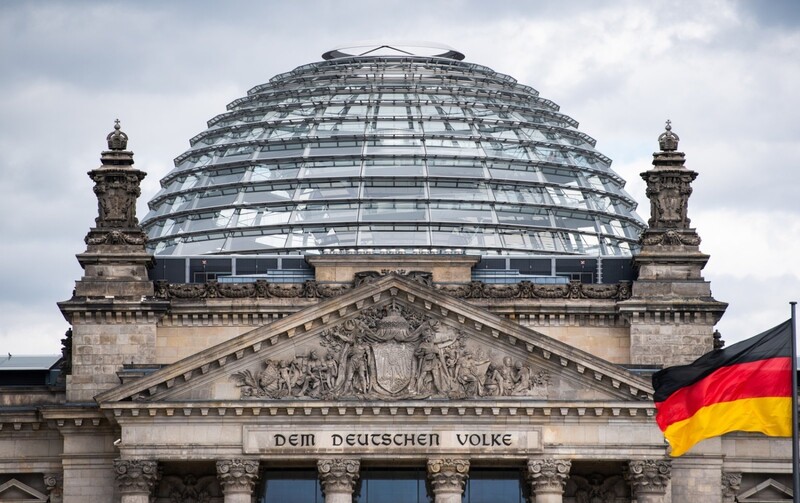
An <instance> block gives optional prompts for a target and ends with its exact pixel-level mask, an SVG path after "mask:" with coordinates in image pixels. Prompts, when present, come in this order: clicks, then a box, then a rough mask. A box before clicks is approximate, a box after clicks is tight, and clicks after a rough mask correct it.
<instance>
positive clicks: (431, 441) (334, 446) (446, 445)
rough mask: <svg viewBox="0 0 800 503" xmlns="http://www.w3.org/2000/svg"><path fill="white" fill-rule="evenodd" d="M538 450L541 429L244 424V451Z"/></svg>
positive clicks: (494, 451)
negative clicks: (311, 428)
mask: <svg viewBox="0 0 800 503" xmlns="http://www.w3.org/2000/svg"><path fill="white" fill-rule="evenodd" d="M540 449H541V431H540V430H539V429H537V428H533V429H527V430H505V431H493V432H485V431H482V432H478V431H468V430H437V431H431V432H419V431H397V430H393V431H386V430H373V431H367V432H363V431H360V432H358V433H355V432H352V431H341V430H319V431H297V430H292V429H290V428H268V427H258V426H245V427H244V452H246V453H270V452H276V453H277V452H280V453H287V454H289V453H298V454H300V453H307V452H325V451H328V452H335V453H343V452H352V453H369V452H375V453H384V452H414V451H420V452H481V451H485V452H491V453H502V452H504V451H514V452H536V451H539V450H540Z"/></svg>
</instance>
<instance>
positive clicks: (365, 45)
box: [322, 41, 464, 61]
mask: <svg viewBox="0 0 800 503" xmlns="http://www.w3.org/2000/svg"><path fill="white" fill-rule="evenodd" d="M353 56H376V57H381V56H383V57H385V56H421V57H428V58H448V59H455V60H457V61H461V60H463V59H464V54H463V53H461V52H459V51H457V50H455V49H453V48H452V47H450V46H447V45H444V44H437V43H434V42H421V41H383V42H381V41H364V42H355V43H353V44H349V45H344V46H340V47H335V48H333V49H331V50H330V51H327V52H325V53H323V54H322V59H325V60H328V59H336V58H348V57H353Z"/></svg>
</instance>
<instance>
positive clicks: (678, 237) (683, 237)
mask: <svg viewBox="0 0 800 503" xmlns="http://www.w3.org/2000/svg"><path fill="white" fill-rule="evenodd" d="M639 240H640V242H641V243H642V244H643V245H646V246H680V245H686V246H699V245H700V241H701V240H700V236H698V235H697V233H695V232H693V231H683V232H680V231H677V230H675V229H669V230H666V231H651V230H648V231H645V232H644V233H642V236H641V238H640V239H639Z"/></svg>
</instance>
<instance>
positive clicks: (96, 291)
mask: <svg viewBox="0 0 800 503" xmlns="http://www.w3.org/2000/svg"><path fill="white" fill-rule="evenodd" d="M106 140H107V141H108V150H106V151H104V152H103V153H102V154H101V156H100V160H101V163H102V164H101V166H100V167H99V168H97V169H94V170H92V171H89V173H88V175H89V177H90V178H91V179H92V180H93V181H94V183H95V185H94V193H95V195H96V196H97V213H98V215H97V218H95V226H94V227H92V228H91V229H89V233H88V234H87V235H86V238H85V239H84V241H85V243H86V251H85V252H83V253H81V254H79V255H77V258H78V262H79V263H80V264H81V267H83V269H84V274H83V277H82V278H81V279H80V280H78V281H77V282H76V283H75V290H74V293H73V296H72V298H71V299H70V300H68V301H65V302H61V303H59V307H60V308H61V312H62V313H63V314H64V317H65V318H66V319H67V321H68V322H69V323H70V324H71V325H72V327H73V335H72V348H71V350H72V351H71V354H72V375H70V376H68V377H67V400H68V401H70V402H86V401H90V400H91V399H92V398H93V397H94V395H96V394H97V393H99V392H100V391H103V390H105V389H107V388H110V387H112V386H116V385H118V384H119V378H118V377H117V375H116V373H117V371H118V370H119V369H120V368H121V366H122V364H123V363H144V362H151V361H152V360H153V358H152V356H153V355H152V353H153V351H154V349H155V324H156V321H157V318H158V316H159V315H160V313H163V311H164V309H165V308H166V306H165V305H162V304H165V303H164V302H161V301H153V300H152V297H153V282H152V281H150V280H149V279H148V277H147V269H148V267H149V266H150V265H151V264H152V261H153V257H152V255H150V254H149V253H148V252H147V251H146V250H145V244H146V243H147V237H146V236H145V234H144V232H143V231H142V228H141V226H140V225H139V221H138V219H137V218H136V200H137V198H138V197H139V195H140V193H141V191H140V188H139V184H140V183H141V181H142V179H143V178H144V177H145V173H144V172H143V171H140V170H138V169H135V168H134V167H133V152H131V151H129V150H127V144H128V136H127V135H126V134H125V133H124V132H122V130H121V129H120V124H119V121H118V120H117V121H116V123H115V125H114V131H112V132H111V133H109V135H108V136H107V138H106Z"/></svg>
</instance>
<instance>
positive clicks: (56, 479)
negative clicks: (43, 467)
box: [44, 473, 64, 503]
mask: <svg viewBox="0 0 800 503" xmlns="http://www.w3.org/2000/svg"><path fill="white" fill-rule="evenodd" d="M44 487H45V489H47V494H48V495H49V496H50V503H61V499H62V496H63V494H64V476H63V475H62V474H61V473H45V474H44Z"/></svg>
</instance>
